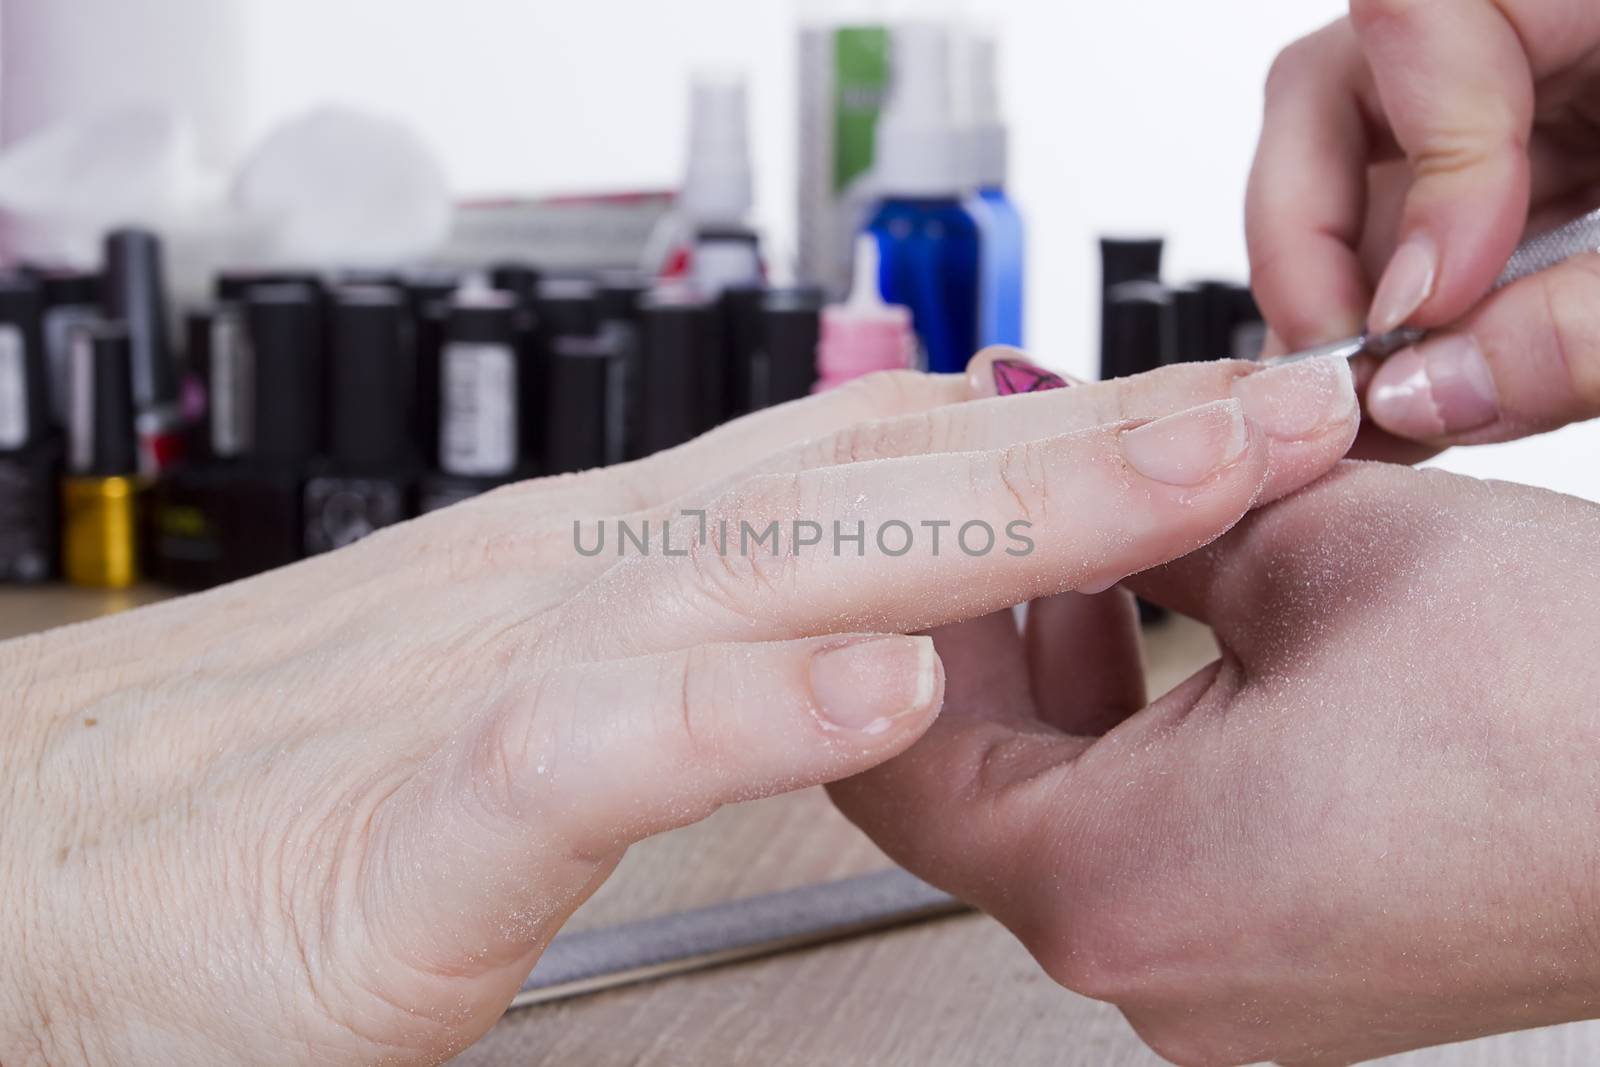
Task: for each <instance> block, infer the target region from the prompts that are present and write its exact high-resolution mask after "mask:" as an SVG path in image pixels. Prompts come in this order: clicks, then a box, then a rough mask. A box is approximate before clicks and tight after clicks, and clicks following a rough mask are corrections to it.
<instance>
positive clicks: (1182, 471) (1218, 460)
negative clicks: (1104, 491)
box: [1122, 400, 1250, 485]
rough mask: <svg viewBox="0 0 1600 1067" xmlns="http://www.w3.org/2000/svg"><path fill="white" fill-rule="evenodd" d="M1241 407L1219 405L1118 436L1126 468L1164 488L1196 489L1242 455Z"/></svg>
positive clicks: (1245, 434) (1245, 439) (1245, 431)
mask: <svg viewBox="0 0 1600 1067" xmlns="http://www.w3.org/2000/svg"><path fill="white" fill-rule="evenodd" d="M1249 443H1250V430H1249V427H1248V426H1247V425H1246V423H1245V418H1244V405H1243V404H1241V403H1240V402H1239V401H1237V400H1218V401H1216V402H1214V403H1211V404H1206V405H1204V406H1203V407H1197V408H1191V409H1189V410H1188V411H1180V412H1178V414H1176V415H1168V416H1167V417H1166V418H1163V419H1157V420H1156V421H1155V422H1152V423H1147V424H1146V425H1144V426H1140V427H1138V428H1137V429H1133V430H1124V431H1123V433H1122V454H1123V457H1124V458H1126V459H1127V461H1128V466H1130V467H1132V468H1133V469H1134V470H1136V471H1138V472H1139V473H1140V474H1142V475H1144V476H1145V477H1146V478H1150V479H1152V480H1154V481H1158V482H1164V483H1166V484H1167V485H1198V484H1200V483H1201V482H1203V481H1205V480H1206V479H1208V478H1210V477H1211V476H1212V475H1213V474H1215V473H1217V472H1218V471H1220V470H1222V469H1223V468H1224V467H1226V466H1228V465H1229V464H1231V463H1232V462H1233V461H1234V460H1236V459H1238V458H1239V457H1240V456H1241V455H1243V454H1244V450H1245V447H1246V446H1247V445H1248V444H1249Z"/></svg>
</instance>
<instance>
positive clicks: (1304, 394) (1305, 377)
mask: <svg viewBox="0 0 1600 1067" xmlns="http://www.w3.org/2000/svg"><path fill="white" fill-rule="evenodd" d="M1233 395H1234V397H1235V398H1237V399H1238V400H1239V401H1240V402H1241V403H1242V404H1244V413H1245V417H1246V418H1248V419H1249V420H1250V421H1251V422H1252V423H1254V424H1255V425H1257V426H1259V427H1261V429H1262V431H1263V432H1265V433H1266V434H1267V436H1269V437H1273V438H1276V439H1278V440H1280V441H1298V440H1302V439H1304V438H1307V437H1312V436H1314V435H1315V434H1316V433H1317V432H1318V431H1320V430H1323V429H1325V428H1327V427H1329V426H1332V425H1334V424H1335V423H1338V422H1342V421H1344V420H1346V419H1349V418H1350V417H1351V416H1353V415H1355V413H1356V390H1355V381H1354V379H1353V377H1352V376H1351V371H1350V364H1349V362H1348V361H1347V360H1343V359H1308V360H1305V361H1304V362H1301V363H1288V364H1284V365H1281V366H1276V367H1268V368H1266V369H1265V370H1259V371H1256V372H1255V373H1254V374H1248V375H1246V376H1245V377H1243V378H1240V379H1238V380H1237V381H1235V382H1234V383H1233Z"/></svg>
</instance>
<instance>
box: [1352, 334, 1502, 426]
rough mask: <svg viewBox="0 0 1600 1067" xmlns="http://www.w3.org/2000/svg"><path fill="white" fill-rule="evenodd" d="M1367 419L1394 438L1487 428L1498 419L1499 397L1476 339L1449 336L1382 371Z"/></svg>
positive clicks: (1387, 364)
mask: <svg viewBox="0 0 1600 1067" xmlns="http://www.w3.org/2000/svg"><path fill="white" fill-rule="evenodd" d="M1367 414H1369V415H1371V416H1372V420H1373V421H1374V422H1376V423H1377V424H1378V425H1379V426H1382V427H1383V428H1384V429H1385V430H1388V431H1389V432H1390V433H1392V434H1397V435H1399V436H1401V437H1410V438H1413V439H1417V440H1432V439H1435V438H1440V437H1450V436H1453V435H1455V434H1461V433H1466V432H1468V431H1470V430H1476V429H1478V428H1480V427H1483V426H1487V425H1489V424H1490V423H1491V422H1493V421H1494V420H1495V419H1497V418H1499V417H1500V394H1499V391H1498V390H1497V389H1496V388H1495V384H1494V375H1493V374H1491V373H1490V372H1489V361H1488V360H1486V359H1484V358H1483V350H1482V349H1481V348H1479V347H1478V342H1477V341H1476V340H1474V339H1473V337H1472V335H1471V334H1464V333H1462V334H1447V335H1445V336H1442V337H1434V338H1430V339H1428V340H1426V341H1424V342H1422V343H1421V344H1420V345H1417V346H1416V347H1414V348H1408V349H1406V350H1405V351H1404V352H1398V353H1396V354H1395V355H1394V356H1392V357H1390V358H1389V359H1388V360H1387V361H1386V362H1385V363H1384V364H1383V366H1381V367H1379V368H1378V373H1377V374H1376V375H1375V376H1374V377H1373V379H1372V386H1371V388H1370V389H1369V390H1368V391H1367Z"/></svg>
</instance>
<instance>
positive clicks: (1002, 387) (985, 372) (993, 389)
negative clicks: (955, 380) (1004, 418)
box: [967, 345, 1077, 400]
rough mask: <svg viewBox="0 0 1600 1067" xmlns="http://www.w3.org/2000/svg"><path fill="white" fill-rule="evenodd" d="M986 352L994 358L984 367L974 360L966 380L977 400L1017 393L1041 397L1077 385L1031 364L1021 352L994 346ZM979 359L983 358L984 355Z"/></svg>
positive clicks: (1007, 346) (1008, 347) (1004, 346)
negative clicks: (1038, 394)
mask: <svg viewBox="0 0 1600 1067" xmlns="http://www.w3.org/2000/svg"><path fill="white" fill-rule="evenodd" d="M986 351H987V352H989V353H993V358H992V359H990V360H989V361H988V364H987V366H985V365H984V361H983V360H982V359H981V358H979V359H975V360H974V365H973V367H972V369H971V371H970V372H969V373H968V377H967V381H968V384H969V385H970V386H971V389H972V395H973V396H974V397H976V398H977V399H980V400H982V399H987V398H988V397H993V396H1015V395H1017V394H1018V393H1044V392H1048V391H1050V390H1051V389H1067V388H1070V387H1071V386H1073V385H1076V384H1077V383H1076V382H1074V381H1073V380H1071V379H1070V378H1064V377H1062V376H1061V375H1059V374H1053V373H1051V372H1050V371H1048V370H1045V369H1044V368H1043V367H1041V366H1038V365H1037V364H1035V363H1033V362H1032V361H1031V360H1029V359H1028V358H1027V355H1026V354H1025V353H1024V352H1023V351H1022V350H1021V349H1020V348H1012V347H1011V346H1010V345H996V346H994V347H993V348H990V349H987V350H986ZM1001 353H1014V354H1013V355H1003V354H1001ZM979 355H980V356H982V355H983V353H980V354H979Z"/></svg>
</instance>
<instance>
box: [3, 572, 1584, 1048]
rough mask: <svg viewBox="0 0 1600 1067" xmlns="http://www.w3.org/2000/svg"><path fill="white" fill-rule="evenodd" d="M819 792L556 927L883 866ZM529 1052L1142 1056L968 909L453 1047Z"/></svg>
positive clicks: (775, 806)
mask: <svg viewBox="0 0 1600 1067" xmlns="http://www.w3.org/2000/svg"><path fill="white" fill-rule="evenodd" d="M162 595H163V594H162V593H161V592H160V591H159V590H154V589H140V590H135V591H132V592H130V593H126V594H111V595H108V594H98V593H90V592H83V591H72V590H65V589H49V590H42V591H37V592H34V591H7V592H3V593H0V638H4V637H9V636H14V635H17V634H22V633H27V632H30V631H33V630H42V629H46V628H48V627H51V626H58V625H62V624H65V623H69V622H75V621H80V620H83V619H88V618H93V617H96V616H98V615H101V614H106V613H108V612H111V611H117V610H123V609H126V608H129V607H134V606H137V605H138V604H140V603H146V602H149V601H151V600H155V599H159V598H160V597H161V596H162ZM1149 637H1150V657H1149V658H1150V664H1151V671H1150V673H1151V686H1152V691H1153V692H1162V691H1164V690H1165V689H1166V688H1168V687H1170V686H1171V685H1172V684H1173V683H1175V682H1177V681H1178V680H1180V679H1182V678H1183V677H1185V676H1187V675H1188V674H1189V673H1190V672H1192V671H1193V670H1194V669H1196V668H1197V667H1199V666H1201V665H1202V664H1203V663H1205V662H1206V660H1207V659H1209V658H1210V656H1211V655H1212V652H1213V646H1212V644H1211V638H1210V635H1209V634H1208V633H1207V632H1206V631H1205V630H1203V629H1202V628H1200V627H1198V626H1196V625H1194V624H1191V623H1188V622H1186V621H1182V620H1179V621H1174V622H1171V623H1166V624H1163V625H1162V626H1159V627H1155V628H1153V629H1152V630H1151V631H1150V634H1149ZM887 866H889V861H888V860H887V859H886V858H885V857H884V856H883V854H882V853H881V852H879V851H878V850H877V849H876V848H875V847H874V846H873V845H872V844H871V843H870V842H868V841H867V839H866V838H865V837H864V836H862V834H861V833H860V832H859V831H857V830H856V829H855V828H854V827H852V826H851V825H850V824H849V823H848V822H846V821H845V820H844V819H843V818H842V817H841V816H840V815H839V814H838V813H837V812H835V811H834V810H833V808H832V806H831V805H830V804H829V803H828V800H827V797H826V796H825V795H824V794H823V793H822V791H821V790H815V789H813V790H807V791H805V792H802V793H796V794H792V795H790V796H786V797H778V798H775V799H772V800H766V801H759V802H756V803H752V804H745V805H741V806H739V807H735V808H728V809H725V810H723V811H721V812H719V813H718V814H717V815H715V816H713V817H712V818H711V819H708V820H706V821H705V822H703V823H701V824H699V825H697V826H692V827H688V828H686V829H684V830H679V831H676V832H674V833H670V834H666V835H663V836H661V837H658V838H655V839H654V840H651V841H647V842H645V843H644V844H642V845H638V846H635V847H634V848H633V849H632V850H631V851H630V852H629V854H628V856H627V858H626V859H625V860H624V861H623V863H622V865H621V867H620V868H619V869H618V871H617V873H616V874H615V875H614V876H613V877H612V878H611V880H610V881H609V882H607V883H606V884H605V886H604V887H602V888H601V890H600V892H599V893H597V894H596V895H595V897H594V899H593V900H591V901H590V902H589V903H588V904H586V905H584V907H583V908H582V909H580V910H579V912H578V913H577V915H576V916H575V917H574V918H573V920H572V922H571V923H570V924H569V926H568V927H567V929H569V930H578V929H590V928H594V927H600V926H608V925H610V924H612V923H617V922H623V921H628V920H632V919H642V918H647V917H651V916H656V915H663V914H667V913H670V912H673V911H677V910H681V909H684V908H692V907H699V906H703V905H707V904H713V903H717V902H719V901H724V900H732V899H737V898H740V897H745V896H751V895H754V894H759V893H767V892H772V891H775V890H779V889H789V888H794V887H797V886H803V885H807V884H810V883H814V882H819V881H826V880H830V879H835V878H843V877H847V876H850V875H854V874H862V873H866V872H870V871H874V870H880V869H882V868H884V867H887ZM455 1062H456V1063H458V1064H462V1065H471V1067H489V1065H494V1067H501V1065H513V1067H524V1065H528V1067H531V1065H535V1064H584V1065H607V1067H609V1065H612V1064H619V1065H620V1064H653V1065H654V1064H661V1065H684V1067H690V1065H693V1067H720V1065H726V1064H760V1065H762V1067H788V1065H800V1064H837V1065H857V1064H890V1065H899V1064H916V1065H919V1067H920V1065H928V1067H938V1065H952V1067H954V1065H961V1067H965V1065H969V1064H1014V1065H1033V1064H1052V1065H1061V1067H1152V1065H1159V1064H1161V1063H1162V1062H1163V1061H1162V1060H1160V1059H1159V1058H1158V1057H1156V1056H1155V1055H1154V1054H1152V1053H1151V1052H1149V1051H1148V1050H1147V1049H1145V1048H1144V1047H1143V1046H1142V1045H1141V1044H1140V1042H1139V1041H1138V1039H1137V1038H1136V1037H1135V1036H1134V1034H1133V1032H1132V1031H1131V1030H1130V1029H1129V1028H1128V1026H1127V1024H1126V1023H1124V1022H1123V1021H1122V1018H1121V1016H1120V1015H1118V1014H1117V1012H1116V1010H1115V1009H1113V1008H1111V1007H1109V1006H1107V1005H1104V1004H1100V1003H1097V1002H1095V1001H1092V1000H1086V999H1084V998H1082V997H1078V996H1075V995H1073V994H1071V993H1067V992H1065V991H1063V990H1062V989H1060V988H1059V987H1058V986H1056V985H1054V984H1053V983H1051V982H1050V981H1049V979H1047V978H1046V977H1045V976H1044V975H1043V974H1042V973H1041V972H1040V971H1039V970H1038V968H1037V967H1036V966H1035V965H1034V963H1033V961H1032V959H1031V958H1029V956H1028V954H1027V953H1026V952H1024V951H1023V950H1022V948H1021V947H1020V946H1019V945H1018V944H1017V942H1016V941H1015V940H1013V939H1012V937H1011V936H1010V934H1008V933H1007V932H1006V931H1005V930H1004V929H1003V928H1001V927H1000V926H999V925H998V924H997V923H995V922H993V921H991V920H989V919H987V918H985V917H983V916H980V915H963V916H956V917H953V918H945V919H939V920H934V921H931V922H926V923H922V924H920V925H916V926H911V927H905V928H901V929H898V930H894V931H891V932H887V933H880V934H873V935H869V936H866V937H861V938H857V939H854V940H850V941H843V942H838V943H835V944H831V945H827V946H823V947H820V948H813V949H806V950H802V951H797V952H790V953H787V954H785V955H781V956H775V957H770V958H767V959H762V960H756V961H753V962H748V963H740V964H733V965H729V966H724V967H720V968H716V969H713V970H709V971H702V972H699V973H696V974H691V975H684V976H678V977H674V978H669V979H666V980H663V981H659V982H654V983H647V984H643V985H637V986H632V987H629V988H625V989H618V990H613V991H610V992H605V993H598V994H593V995H590V996H586V997H581V998H577V999H574V1000H568V1001H563V1002H559V1003H554V1004H546V1005H541V1006H536V1007H532V1008H527V1009H523V1010H520V1011H516V1012H512V1013H510V1014H508V1015H507V1016H506V1018H505V1019H504V1020H502V1022H501V1023H500V1025H499V1026H498V1027H496V1028H495V1029H494V1030H493V1031H492V1032H490V1034H489V1035H488V1036H487V1037H486V1038H484V1039H483V1040H482V1041H481V1042H479V1043H478V1044H477V1045H476V1046H474V1047H473V1048H471V1049H469V1050H468V1051H467V1052H466V1053H464V1054H463V1055H462V1056H461V1057H459V1059H458V1060H456V1061H455ZM1382 1063H1383V1064H1385V1065H1386V1067H1536V1065H1550V1067H1592V1065H1595V1064H1600V1023H1583V1024H1577V1025H1573V1026H1563V1027H1554V1028H1551V1029H1547V1030H1538V1031H1531V1032H1528V1033H1524V1034H1513V1035H1506V1036H1502V1037H1498V1038H1490V1039H1486V1040H1483V1041H1475V1042H1471V1043H1468V1044H1463V1045H1455V1046H1450V1047H1447V1048H1442V1049H1432V1050H1427V1051H1423V1052H1416V1053H1411V1054H1408V1055H1405V1056H1397V1057H1393V1058H1391V1059H1388V1060H1384V1061H1382Z"/></svg>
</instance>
